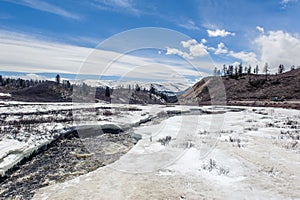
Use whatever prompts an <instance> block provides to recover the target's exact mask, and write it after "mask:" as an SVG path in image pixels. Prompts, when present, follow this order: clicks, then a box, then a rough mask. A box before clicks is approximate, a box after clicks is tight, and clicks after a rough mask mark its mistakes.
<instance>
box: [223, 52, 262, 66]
mask: <svg viewBox="0 0 300 200" xmlns="http://www.w3.org/2000/svg"><path fill="white" fill-rule="evenodd" d="M228 55H229V56H231V57H233V58H237V59H239V60H242V61H243V62H244V63H246V64H254V63H257V62H258V60H257V57H256V54H255V53H254V52H245V51H240V52H234V51H230V52H229V54H228Z"/></svg>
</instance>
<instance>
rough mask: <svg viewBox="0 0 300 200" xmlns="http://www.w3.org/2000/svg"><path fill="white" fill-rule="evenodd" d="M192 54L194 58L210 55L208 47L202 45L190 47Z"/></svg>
mask: <svg viewBox="0 0 300 200" xmlns="http://www.w3.org/2000/svg"><path fill="white" fill-rule="evenodd" d="M189 50H190V54H191V56H193V57H199V56H200V57H202V56H206V55H208V52H207V50H206V46H205V45H204V44H202V43H200V44H196V45H192V46H190V49H189Z"/></svg>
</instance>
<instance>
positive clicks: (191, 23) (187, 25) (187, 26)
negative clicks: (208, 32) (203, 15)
mask: <svg viewBox="0 0 300 200" xmlns="http://www.w3.org/2000/svg"><path fill="white" fill-rule="evenodd" d="M179 26H180V27H183V28H185V29H188V30H199V29H200V28H199V27H198V26H197V25H196V24H195V22H194V21H193V20H191V19H189V20H187V22H185V23H180V24H179Z"/></svg>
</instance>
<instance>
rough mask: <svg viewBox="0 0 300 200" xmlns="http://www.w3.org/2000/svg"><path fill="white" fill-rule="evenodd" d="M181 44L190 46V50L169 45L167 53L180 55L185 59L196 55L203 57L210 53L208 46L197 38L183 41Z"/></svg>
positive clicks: (185, 46)
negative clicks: (185, 50) (186, 50)
mask: <svg viewBox="0 0 300 200" xmlns="http://www.w3.org/2000/svg"><path fill="white" fill-rule="evenodd" d="M181 45H182V47H183V48H188V52H184V51H182V50H179V49H176V48H169V47H168V48H167V53H166V55H171V54H174V55H179V56H181V57H183V58H185V59H193V58H194V57H203V56H206V55H209V53H208V51H207V46H205V45H204V44H203V43H198V42H197V41H196V40H195V39H190V40H187V41H181Z"/></svg>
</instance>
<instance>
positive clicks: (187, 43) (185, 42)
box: [181, 39, 198, 48]
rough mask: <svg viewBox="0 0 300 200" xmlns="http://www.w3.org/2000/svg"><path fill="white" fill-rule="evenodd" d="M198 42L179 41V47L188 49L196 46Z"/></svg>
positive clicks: (193, 40)
mask: <svg viewBox="0 0 300 200" xmlns="http://www.w3.org/2000/svg"><path fill="white" fill-rule="evenodd" d="M197 43H198V42H197V41H196V40H195V39H190V40H187V41H181V45H182V46H183V47H184V48H189V47H190V46H193V45H196V44H197Z"/></svg>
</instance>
